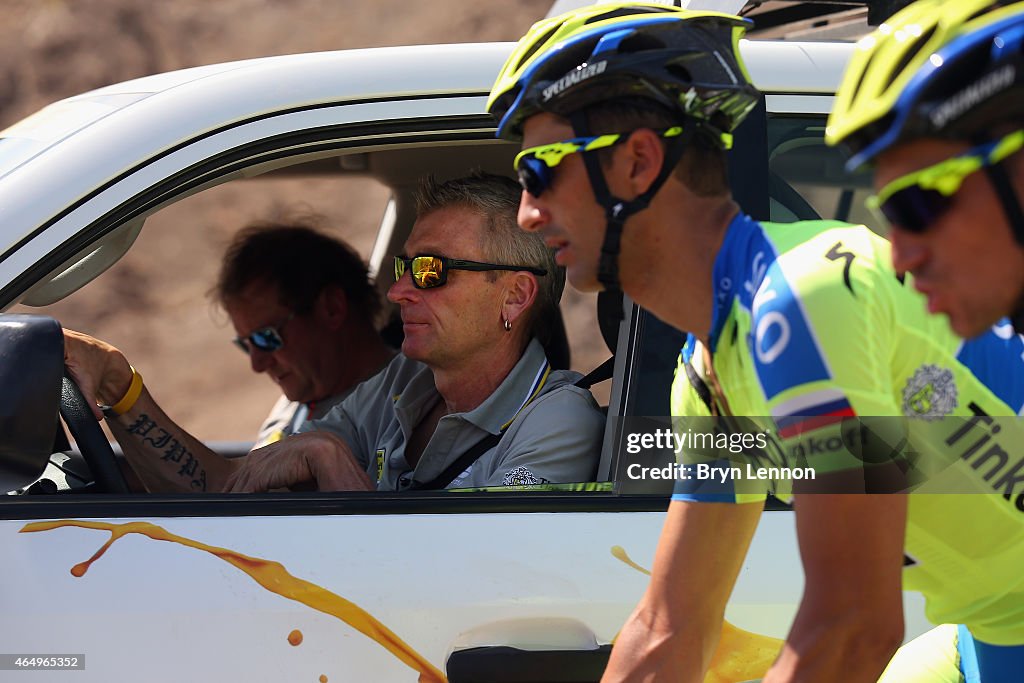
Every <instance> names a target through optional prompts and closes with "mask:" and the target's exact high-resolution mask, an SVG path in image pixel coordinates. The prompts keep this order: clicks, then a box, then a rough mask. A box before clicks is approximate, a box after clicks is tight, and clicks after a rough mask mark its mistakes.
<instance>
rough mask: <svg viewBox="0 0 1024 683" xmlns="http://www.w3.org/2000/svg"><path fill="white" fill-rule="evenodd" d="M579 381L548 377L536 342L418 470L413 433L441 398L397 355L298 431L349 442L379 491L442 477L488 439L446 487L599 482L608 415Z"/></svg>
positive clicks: (420, 367) (447, 430) (414, 365)
mask: <svg viewBox="0 0 1024 683" xmlns="http://www.w3.org/2000/svg"><path fill="white" fill-rule="evenodd" d="M579 377H580V375H579V373H575V372H569V371H565V370H559V371H552V370H551V369H550V365H549V364H548V362H547V358H546V357H545V355H544V350H543V348H542V347H541V345H540V343H539V342H538V341H537V340H533V341H531V342H530V344H529V345H528V346H527V348H526V351H525V353H523V356H522V358H520V359H519V362H518V363H517V364H516V365H515V367H514V368H512V371H511V372H509V374H508V376H506V377H505V379H504V381H503V382H502V383H501V385H499V386H498V388H497V389H496V390H495V391H494V393H493V394H491V395H490V396H489V397H488V398H487V399H486V400H485V401H484V402H483V403H481V404H480V405H479V406H477V407H476V408H475V409H473V410H471V411H469V412H465V413H453V414H451V415H445V416H444V417H442V418H441V420H440V421H439V422H438V425H437V429H436V430H435V432H434V434H433V436H432V437H431V438H430V441H429V442H428V443H427V446H426V448H425V449H424V451H423V455H422V456H421V457H420V460H419V462H418V463H417V465H416V467H415V469H413V468H412V467H410V466H409V463H408V462H407V461H406V459H405V445H406V443H407V442H408V440H409V436H410V435H411V434H412V431H413V428H414V427H415V426H416V425H417V424H418V423H419V422H420V420H422V419H423V417H424V416H425V415H426V414H427V413H428V412H429V411H430V409H431V408H432V407H433V406H434V405H435V404H436V402H437V401H438V400H441V399H440V395H439V394H438V392H437V388H436V387H435V386H434V376H433V373H432V372H431V371H430V369H429V368H428V367H427V366H425V365H424V364H422V363H419V362H417V361H414V360H410V359H409V358H406V357H405V356H404V355H402V354H399V355H398V356H397V357H395V359H394V360H393V361H391V363H390V364H388V366H387V367H385V368H384V370H382V371H381V372H380V373H378V374H377V375H375V376H374V377H372V378H370V379H369V380H367V381H366V382H363V383H362V384H360V385H359V386H358V387H356V389H355V391H353V392H352V394H351V395H350V396H349V397H348V398H347V399H346V400H345V401H343V402H342V403H341V404H339V405H337V406H335V407H334V408H333V409H332V410H331V411H330V412H329V413H328V414H327V415H326V416H324V417H323V418H322V419H320V420H313V421H310V422H307V423H306V424H304V425H303V426H302V428H300V429H299V431H300V432H307V431H313V430H324V431H328V432H331V433H332V434H336V435H338V436H339V437H341V438H342V439H344V440H345V441H346V442H347V443H348V444H349V446H350V447H351V449H352V452H353V453H354V454H355V456H356V459H357V460H358V461H359V463H360V465H362V466H363V467H365V468H366V472H367V474H369V476H370V479H371V480H372V481H376V482H377V489H378V490H381V491H401V490H405V489H408V488H409V487H410V486H411V485H412V483H413V481H417V482H421V483H426V482H429V481H431V480H433V479H434V478H435V477H437V476H438V475H440V474H441V473H442V472H443V471H444V470H445V468H447V467H448V466H449V465H450V464H451V463H452V462H454V461H455V460H457V459H458V458H459V456H460V455H462V454H463V453H464V452H466V451H467V450H469V449H470V448H471V447H472V446H474V445H475V444H476V443H477V442H478V441H480V440H481V439H483V438H485V437H486V436H487V435H488V434H500V433H501V430H502V428H503V427H505V425H508V426H507V428H506V429H505V433H504V435H503V436H502V438H501V440H500V441H499V442H498V444H497V445H496V446H495V447H494V448H492V449H490V450H488V451H486V452H484V454H483V455H481V456H480V458H478V459H477V461H476V462H475V463H473V464H472V465H470V466H469V467H468V468H467V469H466V470H465V471H464V472H463V473H462V474H460V475H458V476H456V477H455V479H454V480H453V481H452V482H451V483H450V484H449V485H448V488H468V487H478V486H509V485H518V484H543V483H548V482H555V483H568V482H579V481H588V480H590V479H592V478H593V477H594V474H595V471H596V468H597V461H598V457H599V455H600V450H601V439H602V436H603V434H604V416H603V415H602V414H601V412H600V411H599V410H598V408H597V404H596V403H595V401H594V398H593V396H591V394H590V392H589V391H587V390H586V389H581V388H579V387H577V386H574V385H573V382H575V381H576V380H577V379H579Z"/></svg>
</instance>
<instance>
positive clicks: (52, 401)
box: [0, 314, 64, 492]
mask: <svg viewBox="0 0 1024 683" xmlns="http://www.w3.org/2000/svg"><path fill="white" fill-rule="evenodd" d="M63 375H64V335H63V333H62V332H61V327H60V323H58V322H57V321H56V320H54V319H53V318H47V317H43V316H38V315H16V314H3V315H0V492H2V491H13V490H15V489H18V488H21V487H23V486H26V485H28V484H30V483H32V482H33V481H35V480H36V479H38V478H39V476H40V475H41V474H42V473H43V470H44V469H45V468H46V463H47V462H48V461H49V459H50V455H51V451H52V449H53V435H54V434H55V433H56V432H57V429H58V408H59V405H60V387H61V377H63Z"/></svg>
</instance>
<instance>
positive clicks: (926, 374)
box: [903, 365, 957, 421]
mask: <svg viewBox="0 0 1024 683" xmlns="http://www.w3.org/2000/svg"><path fill="white" fill-rule="evenodd" d="M956 395H957V391H956V382H955V381H954V379H953V371H952V370H948V369H946V368H940V367H939V366H938V365H922V366H921V367H919V368H918V369H917V370H916V371H915V372H914V375H913V377H911V378H910V379H908V380H907V386H905V387H904V388H903V414H904V415H906V416H907V417H915V418H920V419H922V420H929V421H930V420H938V419H939V418H940V417H944V416H946V415H949V414H950V413H951V412H953V408H956V405H957V400H956Z"/></svg>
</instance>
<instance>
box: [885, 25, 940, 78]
mask: <svg viewBox="0 0 1024 683" xmlns="http://www.w3.org/2000/svg"><path fill="white" fill-rule="evenodd" d="M935 29H936V26H934V25H933V26H932V27H931V28H929V29H928V30H927V31H925V32H924V33H922V34H921V35H920V36H919V37H918V38H917V40H915V41H914V42H913V43H911V44H910V45H909V46H908V47H907V49H906V50H904V51H903V56H902V57H900V61H899V63H898V64H896V66H895V67H893V68H892V69H890V70H889V78H888V80H886V82H885V90H888V89H889V86H891V85H892V83H893V81H895V80H896V77H897V76H899V75H900V74H901V73H903V70H904V69H905V68H907V65H908V64H910V62H911V61H913V59H914V58H915V57H916V56H917V55H918V53H919V52H921V50H922V49H923V48H924V46H925V45H926V44H927V43H928V41H929V40H930V39H931V37H932V35H933V34H934V33H935Z"/></svg>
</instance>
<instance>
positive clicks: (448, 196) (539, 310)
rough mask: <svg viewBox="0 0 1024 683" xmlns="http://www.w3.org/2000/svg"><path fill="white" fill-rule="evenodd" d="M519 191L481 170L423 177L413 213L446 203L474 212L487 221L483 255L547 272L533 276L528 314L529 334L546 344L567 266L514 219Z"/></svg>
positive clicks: (556, 320)
mask: <svg viewBox="0 0 1024 683" xmlns="http://www.w3.org/2000/svg"><path fill="white" fill-rule="evenodd" d="M522 192H523V190H522V188H521V187H520V186H519V183H517V182H516V181H514V180H512V179H511V178H506V177H505V176H499V175H493V174H489V173H482V172H479V171H476V172H474V173H472V174H471V175H469V176H466V177H465V178H456V179H454V180H448V181H445V182H438V181H437V180H435V179H434V178H432V177H427V178H425V179H424V180H423V181H422V182H421V183H420V186H419V187H418V188H417V191H416V214H417V215H418V216H424V215H426V214H428V213H431V212H432V211H436V210H438V209H443V208H446V207H449V206H464V207H466V208H468V209H471V210H473V211H476V212H477V213H478V214H480V215H481V216H483V217H484V219H485V221H484V231H483V233H482V234H481V236H480V238H481V240H482V242H481V247H482V248H483V253H484V258H486V259H488V260H489V261H491V262H492V263H499V264H504V265H522V266H533V267H534V268H543V269H544V270H545V271H547V275H538V276H536V277H537V282H538V285H539V291H538V292H537V299H536V300H535V301H534V303H533V306H532V307H531V310H530V311H528V312H527V317H526V320H527V321H528V323H529V325H530V332H531V334H532V335H533V336H535V337H537V339H538V340H539V341H540V342H541V344H544V345H547V344H548V343H549V342H550V341H551V339H552V336H553V334H554V331H555V327H554V326H555V325H556V324H559V321H560V314H559V309H558V302H559V300H560V299H561V298H562V289H563V288H564V287H565V269H564V268H562V267H560V266H558V265H556V264H555V257H554V252H553V251H552V250H551V249H548V248H547V247H546V246H545V245H544V238H543V237H541V236H540V234H538V233H532V232H526V231H525V230H522V229H521V228H520V227H519V224H518V223H517V222H516V220H517V217H516V214H517V213H518V211H519V199H520V196H521V195H522ZM492 275H493V274H492Z"/></svg>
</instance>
